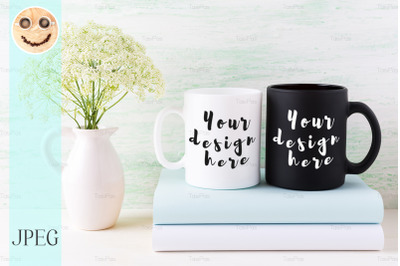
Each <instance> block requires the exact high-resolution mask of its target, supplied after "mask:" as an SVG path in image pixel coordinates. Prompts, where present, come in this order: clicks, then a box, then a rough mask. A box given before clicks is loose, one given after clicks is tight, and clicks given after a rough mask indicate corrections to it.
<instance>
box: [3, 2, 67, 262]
mask: <svg viewBox="0 0 400 266" xmlns="http://www.w3.org/2000/svg"><path fill="white" fill-rule="evenodd" d="M32 6H34V7H35V8H36V11H35V12H31V10H28V11H25V12H24V13H21V12H22V11H24V10H25V9H27V8H31V7H32ZM38 10H39V11H38ZM48 12H49V13H48ZM21 14H22V15H21ZM21 16H22V17H25V19H23V20H21ZM42 18H44V20H41V19H42ZM9 20H10V43H9V51H10V52H9V55H10V120H9V126H10V132H16V134H10V195H14V196H13V197H12V198H10V204H9V206H10V212H9V214H10V216H9V222H10V228H9V247H10V265H11V266H13V265H29V266H32V265H41V266H44V265H51V266H57V265H61V167H57V165H58V164H53V165H49V163H47V162H48V160H46V159H47V158H46V157H45V156H44V153H43V146H44V141H45V139H46V135H47V134H48V133H49V132H50V131H53V132H54V130H56V131H57V130H58V131H60V129H61V113H60V108H59V106H60V104H61V97H60V89H61V0H52V1H28V0H18V1H17V0H10V13H9ZM39 21H40V23H41V24H40V25H41V26H40V27H39ZM16 22H18V23H16ZM55 27H58V31H57V29H56V28H55ZM34 31H36V32H37V33H38V34H36V33H35V32H34ZM47 32H52V34H51V35H50V34H47ZM44 33H46V34H45V37H44V38H43V37H42V36H44V35H43V34H44ZM35 34H36V35H35ZM13 37H14V38H16V40H14V38H13ZM57 37H58V39H57ZM35 38H36V39H35ZM41 38H43V40H41ZM21 40H22V41H21ZM51 42H54V43H55V45H54V46H53V47H52V48H51V49H49V50H47V51H42V50H43V48H44V47H46V46H49V43H51ZM24 45H25V46H26V47H27V50H28V52H26V51H25V50H26V49H24ZM21 47H22V48H21ZM35 49H36V50H37V51H39V49H42V50H40V53H39V52H32V51H35ZM60 132H61V131H60ZM53 136H54V135H53ZM54 139H55V141H54ZM51 151H52V154H53V156H54V158H55V160H53V161H54V162H57V161H61V138H60V137H56V138H54V137H53V141H52V145H51Z"/></svg>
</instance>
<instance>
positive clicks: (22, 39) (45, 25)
mask: <svg viewBox="0 0 400 266" xmlns="http://www.w3.org/2000/svg"><path fill="white" fill-rule="evenodd" d="M12 35H13V39H14V41H15V43H16V44H17V45H18V46H19V47H20V48H21V49H22V50H24V51H25V52H28V53H33V54H40V53H43V52H46V51H47V50H49V49H50V48H51V47H53V45H54V44H55V43H56V41H57V37H58V23H57V21H56V18H55V17H54V16H53V14H52V13H50V12H49V11H47V10H46V9H44V8H40V7H31V8H27V9H25V10H23V11H21V12H20V13H19V14H18V15H17V17H16V18H15V19H14V23H13V25H12Z"/></svg>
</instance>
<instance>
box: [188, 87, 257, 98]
mask: <svg viewBox="0 0 400 266" xmlns="http://www.w3.org/2000/svg"><path fill="white" fill-rule="evenodd" d="M257 94H262V91H261V90H257V89H252V88H240V87H224V88H198V89H189V90H186V91H185V95H197V96H238V95H257Z"/></svg>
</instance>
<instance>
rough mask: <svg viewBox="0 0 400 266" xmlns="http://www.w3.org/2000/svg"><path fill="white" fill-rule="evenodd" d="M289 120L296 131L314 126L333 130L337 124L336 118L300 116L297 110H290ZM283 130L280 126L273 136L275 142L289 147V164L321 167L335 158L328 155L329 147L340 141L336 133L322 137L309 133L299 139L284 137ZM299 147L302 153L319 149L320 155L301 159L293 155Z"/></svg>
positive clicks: (319, 128)
mask: <svg viewBox="0 0 400 266" xmlns="http://www.w3.org/2000/svg"><path fill="white" fill-rule="evenodd" d="M287 120H288V122H289V123H290V129H291V130H292V131H295V130H296V129H300V130H301V129H305V128H308V127H313V128H315V129H318V130H327V131H329V130H331V129H332V128H333V126H334V124H335V118H332V117H329V116H327V115H325V116H323V117H312V118H305V117H304V118H301V119H300V118H298V112H297V110H290V109H289V110H288V114H287ZM282 135H283V132H282V129H281V128H278V132H277V135H276V136H274V137H273V138H272V140H273V142H275V143H276V144H278V145H280V146H284V147H286V148H287V149H288V165H289V166H300V167H308V166H310V165H312V166H313V167H314V168H315V169H320V168H321V167H322V166H323V165H329V164H331V163H332V161H333V160H334V157H332V156H327V154H328V147H329V146H334V145H335V144H336V143H338V142H339V140H340V138H339V137H338V136H335V135H332V134H331V135H330V136H329V137H321V138H319V139H314V137H313V135H308V137H306V138H302V137H299V138H297V139H284V137H283V136H282ZM294 149H297V151H299V152H300V153H304V152H306V151H309V150H313V149H314V150H317V151H318V153H317V155H318V154H319V155H320V157H316V156H312V157H311V158H307V159H302V160H299V159H298V158H296V157H295V156H294V155H293V150H294Z"/></svg>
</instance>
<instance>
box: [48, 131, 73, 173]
mask: <svg viewBox="0 0 400 266" xmlns="http://www.w3.org/2000/svg"><path fill="white" fill-rule="evenodd" d="M60 133H61V136H62V137H68V138H75V134H74V132H73V131H72V128H70V127H62V129H61V132H60V129H59V128H58V129H52V130H50V131H48V132H47V133H46V135H45V136H44V138H43V141H42V153H43V155H44V157H45V159H46V162H47V164H48V165H50V166H51V167H52V168H53V169H54V170H55V171H56V172H57V173H58V172H59V171H60V169H61V171H62V170H64V167H65V166H66V163H64V162H59V161H58V160H57V159H56V158H55V157H54V155H53V153H52V150H51V146H52V145H53V142H54V140H56V139H57V137H59V136H60Z"/></svg>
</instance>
